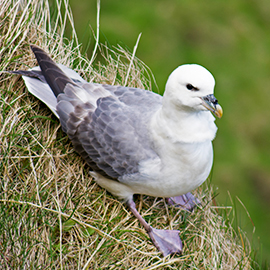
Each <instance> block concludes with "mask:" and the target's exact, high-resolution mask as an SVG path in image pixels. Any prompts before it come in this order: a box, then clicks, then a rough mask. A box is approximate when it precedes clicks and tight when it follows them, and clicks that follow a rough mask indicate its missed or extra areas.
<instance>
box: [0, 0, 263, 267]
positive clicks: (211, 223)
mask: <svg viewBox="0 0 270 270" xmlns="http://www.w3.org/2000/svg"><path fill="white" fill-rule="evenodd" d="M56 4H57V6H58V7H59V9H58V12H54V13H53V14H51V13H50V10H49V3H48V1H47V0H34V1H9V0H7V1H4V4H3V7H4V8H1V11H0V18H1V23H0V27H1V28H0V34H1V39H0V53H1V63H0V71H4V70H17V69H26V68H28V67H32V66H35V65H36V62H35V60H34V58H33V55H32V53H31V52H30V49H29V44H31V43H34V44H37V45H39V46H41V47H42V48H44V49H45V50H46V51H48V52H49V53H50V54H51V55H52V56H53V57H54V59H55V60H56V61H57V62H59V63H62V64H65V65H67V66H69V67H72V68H74V69H75V70H77V71H78V72H79V73H80V74H81V75H82V76H83V77H85V78H86V79H88V80H91V81H95V82H98V83H108V84H125V83H126V85H129V86H135V87H142V88H146V89H151V88H152V85H151V82H152V74H151V71H150V70H149V69H148V68H147V66H145V65H144V64H143V63H142V62H141V61H140V60H139V59H137V58H136V57H133V56H134V54H132V53H129V52H128V51H126V50H124V49H123V48H121V47H120V46H119V47H117V48H113V50H112V49H109V48H108V47H107V46H105V45H101V44H98V47H97V51H96V54H95V55H94V56H93V58H92V60H93V61H94V59H99V60H101V61H97V60H95V62H94V63H93V62H91V60H88V59H87V57H86V56H85V55H82V54H81V53H80V46H79V44H78V42H77V37H76V32H75V30H74V24H73V19H72V13H71V11H70V9H68V8H66V7H67V2H66V0H56ZM66 27H70V29H73V32H72V38H71V39H70V40H66V39H65V38H64V37H63V33H64V30H65V28H66ZM134 52H135V51H134ZM97 55H98V58H97ZM90 63H91V65H90ZM0 120H1V126H0V142H1V144H0V177H1V185H0V224H1V226H0V265H1V266H2V269H187V268H191V269H258V268H259V267H260V266H259V265H258V264H257V263H256V262H255V261H254V260H253V250H252V247H251V245H250V243H249V241H248V239H247V238H246V236H245V232H243V231H242V230H241V228H240V227H239V226H238V227H236V230H235V229H234V228H233V226H232V221H231V220H232V219H233V217H234V214H235V212H234V209H233V208H232V207H219V206H217V205H215V203H214V200H213V197H215V192H214V191H213V188H212V187H211V185H210V184H209V182H208V183H206V184H204V185H203V186H202V187H201V188H199V189H198V190H197V191H196V195H197V196H198V197H199V199H200V200H201V202H202V206H201V207H200V208H198V209H196V210H195V211H194V212H193V213H188V212H186V211H184V210H182V209H179V208H175V207H171V206H167V205H166V204H165V203H164V199H162V198H152V197H147V196H137V197H136V204H137V207H138V210H139V211H140V213H141V214H142V215H143V216H144V218H145V219H146V220H147V221H148V222H150V223H151V225H152V226H154V227H156V228H160V229H161V228H164V229H180V231H181V238H182V240H183V242H184V252H183V255H182V256H179V255H175V256H169V257H166V258H163V257H161V255H160V253H159V252H157V250H156V249H155V247H154V246H153V245H152V243H151V242H150V240H149V238H148V236H147V234H146V232H145V231H144V230H143V228H142V227H141V226H140V225H139V224H138V221H137V220H136V219H135V218H134V217H133V216H132V215H131V213H130V212H129V211H127V210H126V208H125V206H124V205H123V204H122V203H121V202H119V201H118V200H117V199H116V198H114V197H113V196H111V195H110V194H108V193H107V192H106V191H105V190H103V189H102V188H100V187H99V186H98V185H96V184H95V182H94V181H93V180H92V179H91V177H90V176H89V174H88V170H89V168H88V167H87V166H86V165H85V163H84V162H83V160H82V159H81V158H80V157H79V156H78V155H77V154H76V153H75V152H74V150H73V148H72V145H71V143H70V141H69V140H68V138H67V136H66V135H65V134H64V133H63V132H62V130H61V128H60V125H59V123H58V121H57V119H56V118H55V117H54V116H53V115H52V113H51V112H50V111H49V109H47V108H46V107H45V105H43V104H42V103H41V102H39V101H38V100H36V99H35V98H34V97H33V96H31V95H30V94H28V93H27V90H26V89H25V87H24V84H23V81H22V79H21V78H19V77H17V76H12V75H9V74H6V73H2V74H1V78H0Z"/></svg>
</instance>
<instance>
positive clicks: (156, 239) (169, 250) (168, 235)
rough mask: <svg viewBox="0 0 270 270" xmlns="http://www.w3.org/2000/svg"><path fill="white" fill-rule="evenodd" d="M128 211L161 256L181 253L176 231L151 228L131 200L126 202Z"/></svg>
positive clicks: (180, 243)
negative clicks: (145, 232)
mask: <svg viewBox="0 0 270 270" xmlns="http://www.w3.org/2000/svg"><path fill="white" fill-rule="evenodd" d="M127 204H128V206H129V208H130V211H131V212H132V213H133V214H134V216H135V217H136V218H137V219H138V220H139V222H140V223H141V224H142V225H143V227H144V228H145V230H146V231H147V233H148V234H149V236H150V238H151V240H152V242H153V244H154V245H155V246H156V248H157V249H158V250H159V251H160V252H161V253H162V255H163V256H167V255H169V254H175V253H182V247H183V245H182V242H181V239H180V237H179V232H180V231H178V230H158V229H155V228H153V227H151V226H150V225H149V224H148V223H147V222H146V221H145V220H144V219H143V217H142V216H141V215H140V214H139V212H138V211H137V209H136V205H135V203H134V201H133V200H132V199H131V200H129V201H128V202H127Z"/></svg>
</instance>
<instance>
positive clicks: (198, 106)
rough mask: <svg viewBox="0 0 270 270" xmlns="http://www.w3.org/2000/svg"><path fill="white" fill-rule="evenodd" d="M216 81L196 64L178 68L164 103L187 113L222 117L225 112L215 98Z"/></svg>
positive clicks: (173, 74) (173, 75)
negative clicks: (207, 111) (204, 112)
mask: <svg viewBox="0 0 270 270" xmlns="http://www.w3.org/2000/svg"><path fill="white" fill-rule="evenodd" d="M214 87H215V79H214V77H213V75H212V74H211V73H210V72H209V71H208V70H207V69H206V68H204V67H202V66H200V65H196V64H189V65H182V66H179V67H178V68H176V69H175V70H174V71H173V72H172V73H171V75H170V76H169V79H168V81H167V84H166V89H165V93H164V99H163V100H164V102H167V103H169V104H170V105H169V104H168V105H169V106H172V105H173V106H175V107H176V109H178V110H181V111H186V112H191V111H193V112H194V111H195V112H198V111H205V110H209V111H211V112H212V113H213V114H214V115H215V116H217V117H219V118H220V117H221V116H222V114H223V112H222V108H221V106H220V105H219V104H218V101H217V99H216V98H215V97H214Z"/></svg>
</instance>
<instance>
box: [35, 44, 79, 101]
mask: <svg viewBox="0 0 270 270" xmlns="http://www.w3.org/2000/svg"><path fill="white" fill-rule="evenodd" d="M30 48H31V50H32V51H33V53H34V54H35V57H36V59H37V61H38V64H39V66H40V69H41V71H42V74H43V76H44V77H45V79H46V81H47V83H48V85H49V86H50V88H51V89H52V91H53V93H54V95H55V96H56V97H57V96H58V95H59V94H60V93H63V91H64V88H65V86H66V84H67V83H71V84H74V82H73V81H72V80H71V79H70V78H68V77H67V76H66V75H65V74H64V73H63V71H62V70H61V69H60V68H59V67H58V66H57V64H56V63H55V62H54V61H53V60H52V58H51V57H50V56H49V55H48V54H47V53H46V52H45V51H44V50H43V49H41V48H40V47H39V46H37V45H34V44H31V45H30Z"/></svg>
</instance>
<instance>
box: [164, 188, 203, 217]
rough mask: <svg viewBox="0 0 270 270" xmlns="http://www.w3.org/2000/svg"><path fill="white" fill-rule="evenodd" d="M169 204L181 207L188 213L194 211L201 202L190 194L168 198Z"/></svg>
mask: <svg viewBox="0 0 270 270" xmlns="http://www.w3.org/2000/svg"><path fill="white" fill-rule="evenodd" d="M167 202H168V204H170V205H176V206H180V207H182V208H184V209H186V210H188V211H190V212H191V211H192V210H193V209H194V208H195V206H196V205H198V204H200V203H201V202H200V200H199V199H197V198H196V197H195V196H193V195H192V194H191V193H190V192H188V193H187V194H184V195H181V196H176V197H170V198H167Z"/></svg>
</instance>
